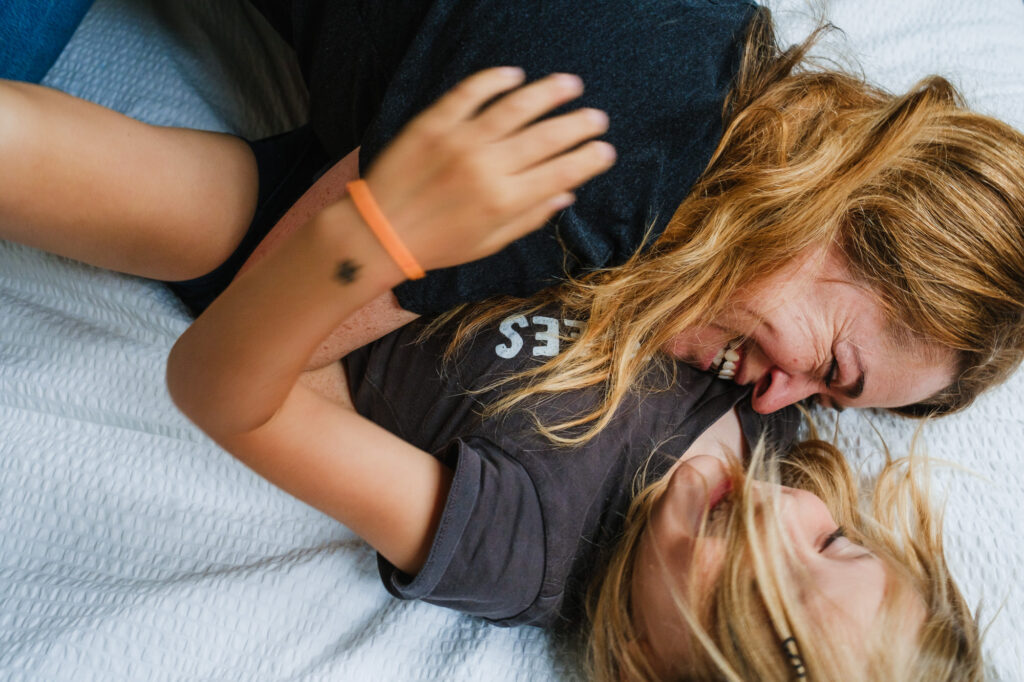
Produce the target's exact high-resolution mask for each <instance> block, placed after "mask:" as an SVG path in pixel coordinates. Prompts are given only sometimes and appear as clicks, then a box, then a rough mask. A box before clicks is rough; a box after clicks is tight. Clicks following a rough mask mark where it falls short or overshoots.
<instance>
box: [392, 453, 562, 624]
mask: <svg viewBox="0 0 1024 682" xmlns="http://www.w3.org/2000/svg"><path fill="white" fill-rule="evenodd" d="M441 459H442V460H443V461H445V462H447V463H448V464H449V465H451V466H452V467H454V470H455V471H454V477H453V479H452V486H451V490H450V491H449V494H448V500H447V502H446V503H445V507H444V511H443V513H442V517H441V522H440V526H439V527H438V530H437V534H436V535H435V537H434V542H433V544H432V546H431V548H430V553H429V555H428V556H427V561H426V563H425V564H424V566H423V568H422V569H421V570H420V571H419V573H418V574H417V575H415V576H410V575H408V574H405V573H403V572H401V571H399V570H398V569H397V568H395V567H394V566H393V565H391V564H390V563H389V562H388V561H387V560H386V559H384V558H383V557H378V564H379V568H380V575H381V579H382V580H383V581H384V586H385V587H386V588H387V590H388V591H389V592H390V593H391V594H392V595H394V596H396V597H398V598H400V599H421V600H423V601H426V602H429V603H431V604H435V605H437V606H444V607H447V608H450V609H455V610H457V611H462V612H463V613H468V614H470V615H474V616H480V617H482V618H487V619H489V620H492V621H495V622H496V623H498V624H501V625H518V624H522V623H525V622H531V621H533V620H535V615H534V614H532V610H531V609H530V607H531V605H533V604H534V602H535V601H536V600H537V597H538V595H539V593H540V589H541V584H542V582H543V579H544V573H545V563H546V551H545V535H544V524H543V515H542V513H541V506H540V501H539V499H538V496H537V491H536V488H535V487H534V485H533V482H532V480H531V479H530V476H529V474H528V473H527V471H526V470H525V469H524V468H523V467H522V466H521V465H520V464H519V463H518V462H517V461H516V460H514V459H512V458H511V457H509V456H508V455H507V454H506V453H505V452H504V451H503V450H502V449H501V448H499V447H498V446H497V445H495V444H494V443H492V442H490V441H488V440H486V439H482V438H471V439H467V440H456V441H455V442H453V443H452V444H451V445H450V446H449V448H448V450H447V451H446V452H445V453H444V454H443V455H442V457H441Z"/></svg>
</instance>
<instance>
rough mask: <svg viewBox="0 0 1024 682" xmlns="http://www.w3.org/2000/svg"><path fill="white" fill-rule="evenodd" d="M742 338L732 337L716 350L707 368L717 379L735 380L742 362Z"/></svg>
mask: <svg viewBox="0 0 1024 682" xmlns="http://www.w3.org/2000/svg"><path fill="white" fill-rule="evenodd" d="M742 345H743V339H733V340H732V341H730V342H729V343H728V344H726V346H725V348H723V349H722V350H720V351H718V354H717V355H715V359H714V360H712V361H711V367H710V368H709V369H710V370H711V371H712V372H714V373H715V374H716V375H717V376H718V378H719V379H728V380H730V381H735V379H736V376H737V375H739V373H740V365H741V364H742V362H743V348H742Z"/></svg>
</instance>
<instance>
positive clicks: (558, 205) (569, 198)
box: [551, 192, 576, 211]
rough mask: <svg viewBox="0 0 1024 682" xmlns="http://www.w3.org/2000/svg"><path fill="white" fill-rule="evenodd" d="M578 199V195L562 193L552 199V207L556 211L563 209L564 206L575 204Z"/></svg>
mask: <svg viewBox="0 0 1024 682" xmlns="http://www.w3.org/2000/svg"><path fill="white" fill-rule="evenodd" d="M575 201H576V195H575V194H572V193H571V192H570V193H566V194H560V195H558V196H557V197H555V198H554V199H552V200H551V207H552V208H554V209H555V210H556V211H561V210H562V209H563V208H568V207H570V206H572V205H573V203H574V202H575Z"/></svg>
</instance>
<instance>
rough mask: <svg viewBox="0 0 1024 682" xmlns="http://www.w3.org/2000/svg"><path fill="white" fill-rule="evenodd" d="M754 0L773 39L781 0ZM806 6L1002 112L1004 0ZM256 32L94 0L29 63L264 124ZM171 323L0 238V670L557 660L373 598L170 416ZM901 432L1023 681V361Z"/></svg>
mask: <svg viewBox="0 0 1024 682" xmlns="http://www.w3.org/2000/svg"><path fill="white" fill-rule="evenodd" d="M773 4H774V5H775V6H777V7H779V9H780V10H784V11H780V20H781V22H782V24H783V26H784V27H792V31H793V33H792V35H793V36H796V35H797V31H799V26H800V25H801V24H802V23H803V22H804V18H803V15H801V14H800V13H792V12H790V11H788V10H789V8H792V7H801V6H802V5H798V3H797V2H795V1H787V2H776V3H773ZM830 12H831V16H832V18H833V20H834V22H835V23H836V24H837V25H838V26H840V27H841V28H843V29H844V30H845V32H846V37H845V39H842V40H839V41H838V42H839V44H838V45H835V44H832V45H830V48H831V49H841V50H843V51H845V52H846V53H847V54H849V55H850V56H852V57H855V58H857V59H858V60H859V63H860V64H861V65H862V66H863V68H864V70H865V71H866V73H868V75H869V76H871V77H872V78H874V79H875V80H877V81H880V82H881V83H882V84H883V85H886V86H888V87H891V88H903V87H906V86H908V85H909V84H911V83H912V82H913V81H915V80H916V79H917V78H918V77H919V76H922V75H925V74H926V73H929V72H933V71H934V72H940V73H943V74H946V75H949V76H951V77H952V78H953V80H954V81H956V82H957V83H958V84H959V85H960V86H961V87H962V88H963V90H964V91H965V92H966V94H967V95H968V97H969V99H970V100H971V101H972V102H973V103H974V104H975V105H976V106H978V107H980V108H981V109H983V110H985V111H987V112H989V113H993V114H996V115H998V116H1001V117H1002V118H1004V119H1005V120H1008V121H1010V122H1011V123H1013V124H1014V125H1016V126H1017V127H1019V128H1024V5H1022V4H1021V2H1020V1H1019V0H906V1H904V2H901V3H895V2H888V1H887V0H843V1H837V2H834V3H832V6H831V8H830ZM787 34H789V31H788V30H787ZM280 47H281V46H280V44H279V43H277V42H276V40H275V39H274V38H273V36H271V35H270V34H269V33H267V31H266V29H265V27H262V26H261V25H260V23H259V21H258V20H257V19H256V18H255V17H254V15H253V13H252V12H251V11H248V9H247V8H245V7H243V4H242V3H241V2H240V1H239V0H218V2H215V3H204V2H199V1H198V0H183V1H181V2H172V1H171V0H165V1H163V2H161V1H160V0H97V2H96V5H95V7H94V8H93V10H92V11H91V12H90V13H89V15H88V16H87V18H86V21H85V22H84V23H83V25H82V27H81V28H80V30H79V31H78V33H77V34H76V35H75V38H74V39H73V41H72V43H71V45H70V46H69V48H68V50H67V51H66V52H65V54H64V55H63V56H62V58H61V60H60V61H59V62H58V64H57V65H56V67H55V68H54V70H53V71H52V72H51V73H50V75H49V77H48V79H47V82H48V83H49V84H50V85H53V86H56V87H59V88H62V89H65V90H68V91H70V92H73V93H75V94H78V95H80V96H84V97H87V98H89V99H93V100H96V101H99V102H101V103H103V104H106V105H108V106H112V107H114V108H117V109H120V110H122V111H125V112H126V113H129V114H130V115H132V116H136V117H139V118H142V119H145V120H149V121H152V122H156V123H162V124H177V125H188V126H196V127H204V128H210V129H218V130H231V131H237V132H241V133H244V134H247V135H250V136H252V135H259V134H269V133H271V132H277V131H280V130H284V129H286V128H288V127H290V126H291V125H293V124H295V123H296V122H297V121H299V120H301V118H302V115H303V95H302V92H301V89H300V88H298V87H296V86H295V85H294V82H295V80H294V75H295V72H294V70H293V68H292V67H291V66H290V64H289V63H288V62H287V61H286V60H282V59H281V58H280V55H281V51H280ZM55 200H58V201H59V193H58V195H57V196H55ZM187 324H188V317H187V315H186V314H185V312H184V309H183V308H182V307H181V306H180V305H179V304H178V303H177V302H176V300H175V299H174V298H173V297H172V296H171V295H170V294H169V293H168V292H166V291H165V290H164V289H163V288H162V287H160V286H159V285H156V284H153V283H151V282H146V281H143V280H139V279H135V278H130V277H125V276H121V275H116V274H112V273H109V272H104V271H100V270H96V269H93V268H90V267H87V266H82V265H79V264H76V263H72V262H69V261H66V260H63V259H60V258H56V257H52V256H49V255H46V254H42V253H40V252H37V251H34V250H31V249H28V248H24V247H20V246H16V245H12V244H8V243H4V242H0V504H2V513H0V679H4V680H26V681H29V680H31V681H33V682H35V681H39V680H97V681H100V680H102V681H104V682H106V681H110V680H145V681H146V682H155V681H157V680H183V679H209V680H245V681H249V680H317V679H325V680H327V679H330V680H466V681H468V680H543V679H558V680H567V679H576V678H578V677H579V676H580V675H579V673H578V671H577V668H576V667H575V661H574V659H573V657H572V656H571V655H570V654H568V653H565V652H563V651H562V650H561V649H560V648H559V647H558V646H557V645H554V644H552V643H551V642H550V641H549V640H548V638H547V637H546V636H545V635H544V634H543V633H541V632H540V631H538V630H534V629H531V628H524V629H519V630H506V629H501V628H496V627H491V626H488V625H486V624H484V623H482V622H480V621H477V620H474V619H471V618H467V617H462V616H459V615H456V614H454V613H450V612H446V611H444V610H442V609H438V608H434V607H430V606H426V605H423V604H418V603H405V602H399V601H396V600H394V599H391V598H390V597H388V596H387V595H386V593H385V592H384V590H383V588H382V587H381V586H380V585H379V583H378V578H377V574H376V564H375V557H374V554H373V552H372V551H371V550H370V549H369V548H368V547H367V546H366V545H365V544H364V543H362V542H361V541H360V540H358V539H357V538H355V537H354V536H353V535H352V534H351V533H349V532H348V531H347V530H346V529H345V528H344V527H342V526H340V525H339V524H337V523H335V522H334V521H332V520H330V519H327V518H326V517H324V516H322V515H321V514H319V513H318V512H315V511H313V510H311V509H310V508H308V507H306V506H305V505H303V504H302V503H299V502H297V501H295V500H294V499H292V498H290V497H289V496H287V495H285V494H284V493H281V492H279V491H278V490H276V489H275V488H274V487H272V486H271V485H269V484H267V483H265V482H264V481H263V480H262V479H260V478H259V477H257V476H256V475H254V474H252V473H251V472H249V471H248V470H247V469H246V468H245V467H243V466H242V465H240V464H239V463H237V462H236V461H235V460H234V459H233V458H232V457H230V456H229V455H227V454H226V453H224V452H223V451H221V450H220V449H218V448H217V447H216V446H214V445H213V444H212V443H211V442H210V441H208V440H207V439H206V438H205V437H204V436H203V435H202V434H201V433H200V432H199V431H197V430H196V429H195V428H193V427H192V426H191V425H190V424H189V423H188V422H187V421H186V420H185V419H184V418H183V417H181V416H180V415H179V414H178V412H177V411H176V410H175V408H174V406H173V405H172V404H171V401H170V399H169V398H168V396H167V394H166V391H165V389H164V382H163V369H164V359H165V356H166V354H167V352H168V350H169V349H170V347H171V345H172V343H173V341H174V339H175V338H176V337H177V335H178V334H180V333H181V332H182V331H183V330H184V329H185V327H186V326H187ZM824 418H826V419H829V418H830V417H829V416H828V415H824ZM840 421H841V429H842V433H843V441H844V443H845V445H846V447H847V448H848V449H849V451H850V452H851V453H852V454H853V455H854V456H855V457H857V458H858V459H863V458H868V459H870V458H871V457H873V456H875V455H877V453H878V450H879V447H878V439H877V435H876V434H875V432H874V431H873V430H872V425H873V426H874V427H875V428H877V429H878V432H879V433H880V434H881V435H882V436H884V437H885V439H886V440H887V442H888V443H889V444H890V445H891V446H892V447H893V450H894V451H895V452H899V451H900V450H901V448H904V447H905V443H906V440H907V436H908V435H909V432H910V431H911V428H912V427H911V426H910V425H909V424H908V423H907V422H904V421H901V420H896V419H893V418H891V417H887V416H885V415H881V414H875V413H862V414H855V413H852V412H849V411H848V412H846V413H844V414H843V415H842V418H841V420H840ZM927 443H928V446H929V451H930V452H931V453H932V454H934V455H937V456H940V457H943V458H946V459H949V460H953V461H955V462H958V463H959V464H961V465H963V466H964V467H966V468H967V469H969V470H971V471H973V472H975V474H976V475H975V476H969V475H965V474H956V475H950V474H947V473H940V474H939V478H940V479H941V480H942V481H943V482H944V483H948V484H949V485H948V486H947V488H948V506H947V520H946V527H947V537H948V545H949V555H950V558H951V560H952V562H953V565H954V568H955V571H956V574H957V575H958V577H959V579H960V582H961V584H962V585H963V586H964V588H965V589H966V591H967V593H968V596H969V598H970V599H971V600H972V601H981V602H982V603H983V604H984V605H985V613H986V615H987V616H988V617H994V618H995V620H994V621H993V624H992V627H991V630H990V631H989V635H988V646H987V650H988V653H989V656H990V660H991V664H992V668H993V671H994V673H996V674H997V675H998V677H1000V678H1002V679H1006V680H1024V636H1022V635H1021V629H1022V628H1024V619H1022V614H1024V593H1022V588H1021V587H1020V584H1021V582H1024V512H1022V511H1021V504H1022V500H1024V375H1021V374H1018V375H1017V376H1016V377H1015V378H1014V379H1013V380H1012V381H1011V382H1010V383H1009V384H1008V385H1007V386H1004V387H1002V388H1000V389H998V390H997V391H994V392H992V393H991V394H990V395H988V396H986V397H985V398H984V399H983V400H982V401H980V403H979V404H978V405H977V407H975V408H973V409H972V410H971V411H970V412H968V413H967V414H964V415H962V416H957V417H952V418H948V419H945V420H941V421H937V422H935V423H934V424H931V425H930V426H929V428H928V429H927Z"/></svg>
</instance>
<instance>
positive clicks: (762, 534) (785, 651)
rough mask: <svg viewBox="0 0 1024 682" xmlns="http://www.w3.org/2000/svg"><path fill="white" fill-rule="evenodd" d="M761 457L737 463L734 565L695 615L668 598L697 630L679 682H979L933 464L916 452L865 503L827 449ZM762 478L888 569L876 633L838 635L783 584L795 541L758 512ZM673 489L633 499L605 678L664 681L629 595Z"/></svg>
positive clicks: (612, 577) (970, 622)
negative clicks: (646, 533) (757, 486)
mask: <svg viewBox="0 0 1024 682" xmlns="http://www.w3.org/2000/svg"><path fill="white" fill-rule="evenodd" d="M762 453H763V449H759V450H758V451H756V452H755V455H754V456H753V458H752V462H751V468H750V470H749V471H748V472H747V474H746V475H745V474H744V472H743V471H742V470H741V468H740V467H739V465H738V464H737V465H735V466H734V467H733V471H732V476H733V479H734V481H733V483H734V488H733V489H734V490H735V493H733V495H734V502H733V505H732V509H731V511H730V512H729V518H728V522H727V530H726V539H725V546H726V550H725V551H726V561H725V567H724V568H723V571H722V574H721V576H720V577H719V578H718V580H717V581H716V584H715V586H714V588H713V589H712V591H711V593H710V594H708V595H704V596H703V597H702V598H701V599H700V601H699V604H700V606H699V607H698V608H697V609H694V608H691V607H688V606H687V600H686V599H685V598H684V596H683V595H679V594H675V595H666V598H673V597H674V598H675V600H676V603H677V605H678V606H679V613H680V622H685V623H688V624H689V625H690V630H691V632H692V636H691V638H690V641H689V642H688V644H689V646H688V650H689V651H690V652H691V659H690V660H687V661H685V662H677V663H678V665H677V668H676V670H677V671H678V677H676V678H674V679H685V680H723V679H724V680H730V681H739V680H745V681H752V680H757V681H758V682H770V681H773V680H778V681H779V682H782V681H790V680H796V679H808V680H829V681H834V682H857V681H859V680H863V681H864V682H869V681H873V680H901V681H904V680H905V681H914V680H917V681H920V682H943V681H945V680H948V681H949V682H954V681H955V682H964V681H966V682H970V681H976V680H981V679H983V677H984V672H983V661H982V655H981V645H980V635H979V631H978V628H977V625H976V623H975V620H974V618H973V617H972V614H971V612H970V610H969V609H968V607H967V606H966V604H965V602H964V599H963V597H962V596H961V594H960V592H959V591H958V589H957V587H956V585H955V584H954V582H953V578H952V576H951V575H950V572H949V569H948V567H947V566H946V562H945V558H944V556H943V548H942V537H941V525H942V519H941V515H939V514H936V513H934V512H933V511H932V510H931V508H930V507H929V503H928V491H927V485H926V484H922V483H921V480H922V476H926V475H927V470H926V469H927V463H926V461H925V460H924V459H923V458H922V457H920V456H916V455H915V456H911V457H908V458H904V459H901V460H896V461H893V460H888V461H887V464H886V466H885V468H884V470H883V471H882V473H881V474H880V476H879V477H878V478H877V479H876V482H875V485H874V490H873V492H872V495H871V498H870V501H868V500H867V499H864V498H862V497H861V491H860V490H859V485H858V482H857V479H856V477H855V476H854V475H853V473H852V472H851V470H850V468H849V466H848V465H847V464H846V461H845V460H844V459H843V457H842V456H841V454H840V453H839V452H838V451H837V450H836V449H835V448H834V447H833V446H832V445H830V444H828V443H826V442H823V441H820V440H811V441H806V442H804V443H802V444H800V445H798V446H796V447H795V448H794V449H793V451H792V452H791V453H790V455H789V456H788V457H787V458H785V459H783V460H781V461H778V462H775V461H772V462H770V463H767V464H766V463H765V459H764V457H763V454H762ZM755 473H756V474H758V477H760V478H763V479H764V480H774V481H777V482H779V483H782V484H784V485H789V486H791V487H796V488H801V489H803V490H807V491H810V492H812V493H814V494H815V495H817V496H818V497H820V498H821V499H822V500H823V501H824V502H825V504H826V505H827V506H828V508H829V511H830V512H831V513H832V515H833V518H835V520H836V522H837V523H838V524H839V525H840V526H843V527H844V529H845V532H846V535H847V536H848V537H849V538H850V539H851V540H852V541H853V542H856V543H859V544H861V545H863V546H864V547H865V548H867V549H868V550H870V551H871V552H873V553H874V554H875V555H877V556H879V557H880V558H881V559H882V560H883V561H884V562H885V564H886V566H887V568H888V576H889V579H888V582H887V585H886V591H885V596H884V600H883V606H882V608H881V609H880V612H879V616H878V618H877V620H876V622H875V623H874V624H873V626H872V628H871V631H870V632H869V633H858V634H859V636H860V637H861V638H862V639H860V641H857V642H855V643H851V642H850V641H849V639H848V638H847V637H844V636H843V634H844V633H843V632H842V631H840V630H838V626H836V627H833V630H832V632H831V633H830V632H829V627H828V625H823V624H822V622H821V619H820V618H819V617H815V615H814V614H811V613H809V612H808V610H807V608H805V607H804V606H802V603H801V600H800V599H799V597H798V596H797V595H796V594H795V589H794V587H793V580H792V578H791V577H788V578H787V577H785V576H786V575H787V572H786V566H789V565H790V564H789V563H788V562H787V561H786V556H787V551H788V550H787V544H788V543H787V540H786V539H785V535H784V533H783V532H782V530H781V528H779V526H778V524H777V523H776V522H775V518H774V514H773V509H774V505H773V504H771V503H768V504H763V500H760V501H761V502H762V504H761V509H763V511H759V512H758V513H757V514H755V511H754V508H755V507H756V506H758V505H757V504H756V501H755V500H754V499H753V496H752V494H751V490H752V488H751V481H753V480H754V478H755V476H754V475H753V474H755ZM666 482H667V477H666V478H665V479H662V480H660V481H657V482H655V483H653V484H652V485H649V486H647V488H646V489H644V490H643V491H642V492H641V493H640V494H639V495H638V496H637V497H636V499H635V500H634V502H633V504H632V506H631V508H630V510H629V513H628V516H627V519H626V524H625V530H624V532H623V535H622V537H621V539H620V542H619V544H618V546H617V547H616V549H615V550H614V552H613V555H612V557H611V560H610V562H609V565H608V569H607V572H606V573H605V574H604V577H603V579H602V580H600V582H599V583H597V584H595V586H594V589H593V590H592V592H591V603H590V609H589V616H590V626H591V630H590V641H589V664H590V669H591V673H592V675H593V678H594V679H596V680H598V681H599V682H600V681H607V682H613V681H614V682H623V681H625V680H628V681H630V682H632V681H634V680H637V681H640V680H658V679H661V678H659V677H658V675H657V674H656V672H655V670H656V668H655V666H654V665H653V663H652V661H650V660H649V659H648V658H647V654H646V652H645V649H644V648H643V647H641V646H638V644H637V643H638V641H639V633H638V632H637V630H636V628H635V626H634V619H633V616H634V614H633V613H632V610H631V605H630V592H631V589H630V586H631V584H632V576H633V564H634V560H635V554H636V551H637V546H638V543H639V540H640V537H641V534H642V533H643V529H644V527H645V525H646V523H647V520H648V518H649V516H650V513H651V509H652V506H653V505H654V503H655V502H656V501H657V499H658V498H659V497H660V495H661V494H662V493H663V492H664V490H665V489H666ZM697 551H700V542H699V541H698V545H697ZM691 603H692V602H691ZM915 604H917V605H918V606H916V607H915V606H914V605H915ZM921 604H923V612H924V614H925V615H924V621H923V624H922V625H920V627H919V628H916V624H914V626H911V627H908V622H907V620H908V614H909V613H914V612H916V611H920V610H921V607H920V605H921ZM915 628H916V631H915ZM830 635H831V636H830Z"/></svg>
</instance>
